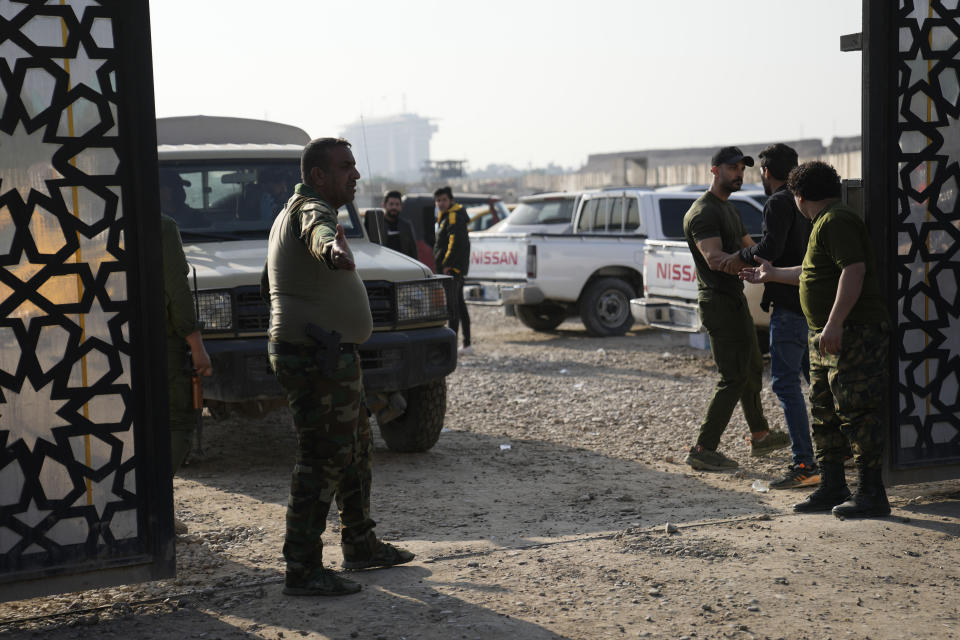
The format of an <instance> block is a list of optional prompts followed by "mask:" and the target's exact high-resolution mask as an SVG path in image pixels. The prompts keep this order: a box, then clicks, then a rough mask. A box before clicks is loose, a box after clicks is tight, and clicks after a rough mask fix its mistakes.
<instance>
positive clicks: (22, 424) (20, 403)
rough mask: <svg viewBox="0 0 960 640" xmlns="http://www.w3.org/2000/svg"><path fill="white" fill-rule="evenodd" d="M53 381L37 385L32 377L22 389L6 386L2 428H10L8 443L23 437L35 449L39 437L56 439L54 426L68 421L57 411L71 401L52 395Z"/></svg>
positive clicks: (0, 418)
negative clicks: (53, 430) (41, 385)
mask: <svg viewBox="0 0 960 640" xmlns="http://www.w3.org/2000/svg"><path fill="white" fill-rule="evenodd" d="M52 390H53V384H47V385H45V386H43V387H42V388H40V389H34V388H33V383H32V382H30V380H25V381H24V383H23V387H22V388H21V389H20V392H19V393H17V392H15V391H12V390H10V389H4V395H5V396H6V398H7V402H6V404H0V431H8V432H9V436H8V437H7V446H8V447H9V446H10V445H12V444H14V443H15V442H17V441H18V440H21V439H22V440H23V442H24V444H26V446H27V448H28V449H29V450H30V451H33V448H34V446H36V443H37V440H40V439H43V440H46V441H47V442H50V443H51V444H53V443H54V438H53V434H52V433H51V430H52V429H53V428H55V427H63V426H66V425H68V424H70V423H69V422H67V421H66V420H64V419H63V418H61V417H60V416H58V415H57V411H59V410H60V408H61V407H63V405H64V404H66V403H67V401H66V400H55V399H54V398H51V397H50V393H51V391H52Z"/></svg>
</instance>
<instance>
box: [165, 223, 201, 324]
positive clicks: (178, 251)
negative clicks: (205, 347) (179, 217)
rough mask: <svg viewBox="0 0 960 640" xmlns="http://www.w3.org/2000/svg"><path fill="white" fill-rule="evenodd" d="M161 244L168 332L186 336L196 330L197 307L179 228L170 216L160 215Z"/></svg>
mask: <svg viewBox="0 0 960 640" xmlns="http://www.w3.org/2000/svg"><path fill="white" fill-rule="evenodd" d="M160 245H161V249H162V251H163V293H164V298H165V304H166V311H167V335H175V336H180V337H181V338H186V337H187V336H188V335H190V334H191V333H193V332H194V331H196V330H197V329H198V326H197V316H196V310H195V309H194V306H193V296H192V295H191V292H190V283H189V281H188V280H187V274H188V273H189V272H190V268H189V266H187V258H186V256H185V255H184V253H183V244H182V243H181V242H180V230H179V229H178V228H177V223H176V222H174V220H173V218H170V217H168V216H161V218H160Z"/></svg>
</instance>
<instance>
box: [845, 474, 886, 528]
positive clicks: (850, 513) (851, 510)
mask: <svg viewBox="0 0 960 640" xmlns="http://www.w3.org/2000/svg"><path fill="white" fill-rule="evenodd" d="M857 471H858V472H859V473H858V475H859V476H860V482H859V483H858V484H857V492H856V493H855V494H854V495H853V497H852V498H850V499H849V500H847V501H846V502H844V503H843V504H838V505H837V506H835V507H834V508H833V515H835V516H837V517H838V518H882V517H883V516H888V515H890V502H889V501H888V500H887V490H886V489H884V488H883V470H882V469H881V468H880V467H870V468H864V467H863V466H862V465H858V469H857Z"/></svg>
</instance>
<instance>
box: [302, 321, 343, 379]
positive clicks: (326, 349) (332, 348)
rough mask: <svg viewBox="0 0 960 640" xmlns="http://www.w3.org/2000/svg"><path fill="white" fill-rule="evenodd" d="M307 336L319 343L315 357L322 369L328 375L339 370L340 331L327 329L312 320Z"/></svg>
mask: <svg viewBox="0 0 960 640" xmlns="http://www.w3.org/2000/svg"><path fill="white" fill-rule="evenodd" d="M306 331H307V337H308V338H310V339H311V340H313V341H314V343H316V345H317V351H316V355H315V356H314V358H315V359H316V361H317V365H319V366H320V370H321V371H323V374H324V375H326V376H332V375H333V372H334V371H336V370H337V359H338V358H339V357H340V333H339V332H338V331H326V330H324V329H322V328H320V327H318V326H317V325H315V324H313V323H312V322H310V323H307V329H306Z"/></svg>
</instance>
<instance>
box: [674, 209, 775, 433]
mask: <svg viewBox="0 0 960 640" xmlns="http://www.w3.org/2000/svg"><path fill="white" fill-rule="evenodd" d="M683 233H684V235H685V236H686V239H687V245H688V246H689V247H690V253H691V254H692V255H693V261H694V263H695V264H696V267H697V305H698V307H699V312H700V321H701V322H702V323H703V326H704V327H705V328H706V329H707V334H708V335H709V336H710V350H711V351H712V352H713V359H714V361H715V362H716V364H717V371H718V372H719V373H720V381H719V382H717V386H716V388H715V389H714V391H713V397H712V398H711V399H710V404H709V405H707V415H706V417H705V418H704V420H703V423H702V424H701V425H700V433H699V435H698V436H697V444H698V445H701V446H702V447H703V448H704V449H708V450H710V451H716V449H717V447H718V446H719V445H720V437H721V436H722V435H723V432H724V430H725V429H726V428H727V424H728V423H729V422H730V417H731V416H732V415H733V410H734V409H735V408H736V406H737V402H740V406H741V407H742V408H743V416H744V418H746V420H747V425H748V426H749V427H750V432H751V433H759V432H763V431H766V430H767V429H768V428H769V426H768V425H767V419H766V418H765V417H764V415H763V408H762V406H761V404H760V390H761V388H762V386H763V358H762V356H761V355H760V347H759V345H758V344H757V330H756V327H755V326H754V324H753V318H752V317H751V315H750V309H749V307H748V306H747V299H746V298H745V297H744V295H743V283H742V282H741V281H740V279H739V278H738V277H737V276H735V275H730V274H727V273H724V272H722V271H714V270H712V269H711V268H710V267H709V265H708V264H707V260H706V258H704V257H703V254H702V253H701V252H700V248H699V247H698V246H697V243H698V242H701V241H703V240H706V239H708V238H720V241H721V245H722V249H723V251H724V252H726V253H736V252H738V251H740V249H741V240H742V238H743V236H745V235H747V230H746V228H745V227H744V226H743V220H742V219H741V218H740V213H739V212H738V211H737V208H736V207H735V206H733V205H732V204H730V203H729V202H727V201H724V200H721V199H720V198H718V197H716V196H715V195H713V194H712V193H711V192H709V191H707V192H706V193H704V194H703V195H702V196H700V197H699V198H698V199H697V200H696V201H695V202H694V203H693V205H691V207H690V209H689V210H688V211H687V213H686V215H684V216H683Z"/></svg>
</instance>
